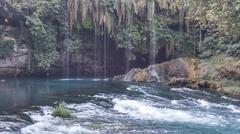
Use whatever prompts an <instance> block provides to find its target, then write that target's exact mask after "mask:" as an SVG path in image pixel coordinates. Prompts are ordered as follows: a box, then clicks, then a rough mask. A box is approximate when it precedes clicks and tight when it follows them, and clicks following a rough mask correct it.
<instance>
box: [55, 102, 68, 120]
mask: <svg viewBox="0 0 240 134" xmlns="http://www.w3.org/2000/svg"><path fill="white" fill-rule="evenodd" d="M52 115H53V116H55V117H62V118H71V117H72V113H71V112H70V111H69V110H68V108H67V107H66V106H65V104H64V103H59V104H58V106H56V108H55V110H54V111H53V114H52Z"/></svg>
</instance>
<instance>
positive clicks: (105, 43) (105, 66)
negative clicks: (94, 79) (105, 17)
mask: <svg viewBox="0 0 240 134" xmlns="http://www.w3.org/2000/svg"><path fill="white" fill-rule="evenodd" d="M103 28H104V39H103V44H104V78H107V30H106V27H105V26H103Z"/></svg>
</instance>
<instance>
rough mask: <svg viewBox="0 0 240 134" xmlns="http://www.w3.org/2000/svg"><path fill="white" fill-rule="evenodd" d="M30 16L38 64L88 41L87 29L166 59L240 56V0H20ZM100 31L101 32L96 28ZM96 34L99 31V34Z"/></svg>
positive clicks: (45, 66)
mask: <svg viewBox="0 0 240 134" xmlns="http://www.w3.org/2000/svg"><path fill="white" fill-rule="evenodd" d="M8 2H9V3H10V4H11V5H12V6H14V7H16V8H17V9H18V10H19V11H20V12H22V13H24V14H25V15H26V17H27V22H26V25H27V28H28V30H29V31H30V38H31V42H32V43H31V46H30V48H31V49H32V50H33V55H34V60H35V62H36V63H37V66H38V67H40V68H43V69H46V70H48V69H49V68H50V66H51V65H52V64H53V63H54V62H55V60H56V59H57V58H58V57H59V54H60V53H64V52H65V51H69V50H71V51H72V50H74V49H76V48H78V45H82V43H81V42H82V40H84V39H83V38H84V35H83V34H84V32H82V31H86V30H87V31H92V32H90V33H92V34H94V33H95V34H96V35H95V36H109V38H111V39H112V40H114V41H115V44H116V45H117V46H118V47H119V48H125V49H128V50H130V51H132V52H133V53H134V54H146V55H149V53H151V51H152V48H151V47H152V46H151V45H153V44H154V49H156V50H155V51H156V52H155V54H157V53H158V51H159V50H165V51H164V53H165V58H168V59H171V58H175V57H181V56H199V57H202V58H208V57H210V56H213V55H216V54H221V53H224V54H228V55H231V56H235V57H238V58H239V57H240V33H239V30H240V16H239V13H240V1H239V0H233V1H228V0H221V1H219V0H208V1H206V0H129V1H126V0H39V1H34V0H32V1H29V0H18V1H11V0H8ZM94 31H95V32H94ZM93 36H94V35H93Z"/></svg>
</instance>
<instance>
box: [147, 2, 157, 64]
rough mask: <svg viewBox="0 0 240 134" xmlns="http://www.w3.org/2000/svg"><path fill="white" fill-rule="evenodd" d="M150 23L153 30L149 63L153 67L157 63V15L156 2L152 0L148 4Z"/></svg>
mask: <svg viewBox="0 0 240 134" xmlns="http://www.w3.org/2000/svg"><path fill="white" fill-rule="evenodd" d="M147 9H148V17H147V18H148V21H149V25H150V29H151V33H150V55H149V57H150V58H149V61H150V65H153V64H155V63H156V54H157V52H156V49H157V48H156V31H155V27H154V13H155V2H154V1H152V0H150V1H149V2H148V8H147Z"/></svg>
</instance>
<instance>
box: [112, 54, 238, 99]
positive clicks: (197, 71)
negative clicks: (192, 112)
mask: <svg viewBox="0 0 240 134" xmlns="http://www.w3.org/2000/svg"><path fill="white" fill-rule="evenodd" d="M239 78H240V61H239V60H238V59H234V58H231V57H227V56H224V55H220V56H216V57H212V58H210V59H208V60H200V59H193V58H178V59H175V60H172V61H169V62H164V63H162V64H156V65H151V66H149V67H148V68H145V69H132V70H130V71H129V72H128V73H127V74H125V75H121V76H115V77H114V78H113V79H114V80H121V81H136V82H162V83H165V84H168V85H170V86H180V87H189V88H192V89H199V88H201V89H202V88H204V89H211V90H214V91H218V92H221V93H225V94H230V95H236V96H240V81H239V80H240V79H239Z"/></svg>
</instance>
